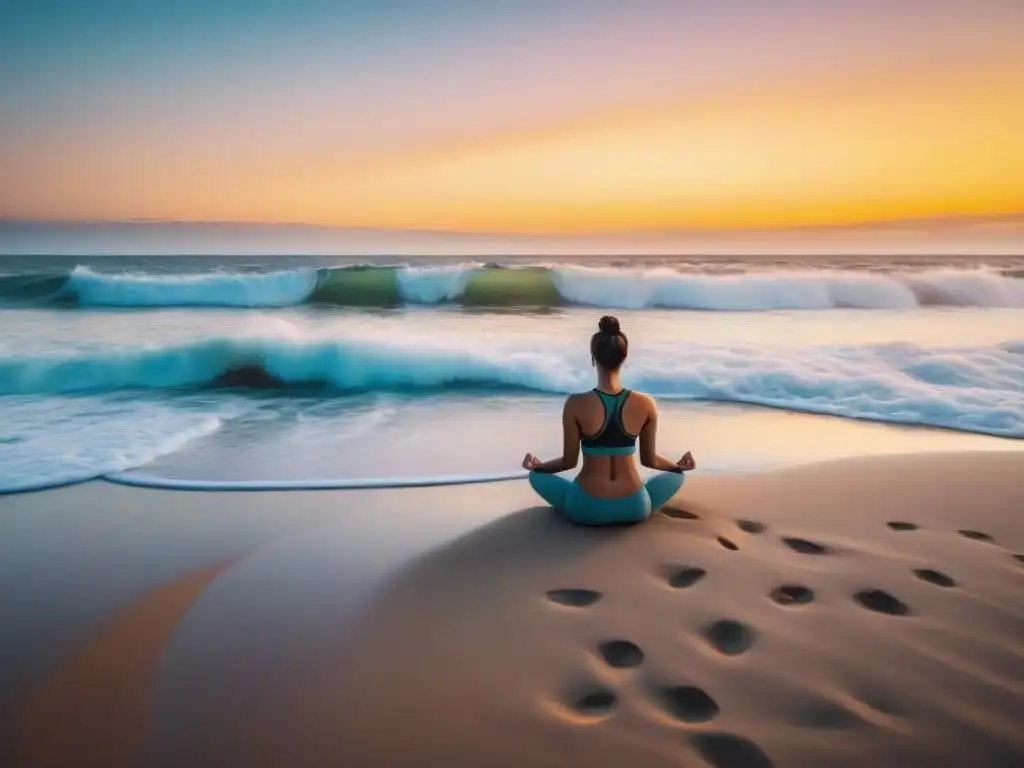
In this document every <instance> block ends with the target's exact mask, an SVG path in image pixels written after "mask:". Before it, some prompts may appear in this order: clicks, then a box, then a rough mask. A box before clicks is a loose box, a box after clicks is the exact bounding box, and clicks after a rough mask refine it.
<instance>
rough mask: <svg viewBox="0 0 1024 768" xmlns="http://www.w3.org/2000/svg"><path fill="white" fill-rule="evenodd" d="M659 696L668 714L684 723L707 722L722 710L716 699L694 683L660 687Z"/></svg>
mask: <svg viewBox="0 0 1024 768" xmlns="http://www.w3.org/2000/svg"><path fill="white" fill-rule="evenodd" d="M657 697H658V699H659V701H660V702H661V705H662V706H663V707H664V708H665V711H666V712H668V714H670V715H672V717H674V718H676V719H677V720H682V721H683V722H684V723H706V722H708V721H709V720H712V719H713V718H714V717H715V716H716V715H718V713H719V712H720V711H721V710H719V708H718V704H716V703H715V700H714V699H712V698H711V697H710V696H708V695H707V694H706V693H705V692H704V691H702V690H701V689H700V688H696V687H694V686H692V685H675V686H670V687H666V688H659V689H658V691H657Z"/></svg>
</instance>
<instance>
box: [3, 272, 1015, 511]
mask: <svg viewBox="0 0 1024 768" xmlns="http://www.w3.org/2000/svg"><path fill="white" fill-rule="evenodd" d="M534 262H535V263H534V264H532V265H529V264H523V263H519V262H510V263H508V264H506V265H504V267H503V268H499V267H498V266H496V265H490V266H484V265H479V264H457V263H445V262H444V260H436V259H435V260H432V261H430V262H420V263H414V264H406V265H398V266H396V267H391V266H386V265H384V266H382V265H376V266H372V267H369V268H360V269H355V270H353V269H352V266H351V265H347V266H346V265H342V266H341V267H337V268H335V267H331V265H330V263H329V262H327V263H324V262H323V261H322V260H321V261H315V260H305V261H302V260H299V261H291V260H284V259H277V260H263V261H259V260H253V259H248V260H245V261H244V262H242V261H239V260H237V259H234V260H232V259H218V258H215V257H209V258H207V259H205V260H199V259H194V258H193V259H182V260H175V259H173V258H164V259H162V260H161V259H154V258H149V259H136V260H132V259H124V258H120V259H113V258H108V259H101V258H94V259H91V260H87V259H63V260H61V259H52V258H51V259H29V258H27V257H22V258H20V259H19V258H10V257H0V318H2V321H0V353H2V357H0V488H2V489H5V490H10V491H13V490H24V489H29V488H34V487H45V486H47V485H51V484H56V483H61V482H69V481H78V480H83V479H87V478H90V477H95V476H97V475H100V474H103V473H107V472H114V471H118V470H124V469H131V468H140V470H139V471H144V472H146V473H148V474H155V475H158V476H159V475H165V476H169V477H187V478H206V479H233V480H238V479H243V480H244V479H260V480H266V479H268V478H269V479H275V478H280V479H303V478H313V477H317V478H323V477H346V478H351V477H367V478H369V477H396V476H398V477H409V476H422V475H430V474H467V473H476V472H481V473H483V472H501V471H505V470H507V469H510V468H512V469H514V468H515V467H516V466H517V465H518V462H519V460H520V458H521V456H522V455H523V454H524V453H525V452H526V451H528V450H529V451H533V452H535V453H541V454H542V455H554V453H555V452H556V451H557V450H559V447H560V442H559V441H560V435H559V432H558V421H557V419H558V413H559V408H560V404H561V398H562V396H564V395H565V394H566V393H569V392H573V391H578V390H581V389H586V388H589V387H590V386H592V376H593V371H592V368H591V366H590V360H589V355H588V352H587V342H588V339H589V336H590V334H591V333H592V332H593V330H594V329H596V323H597V319H598V317H599V316H600V315H601V314H603V313H605V312H614V313H615V314H616V315H617V316H618V317H619V318H620V320H621V322H622V326H623V328H624V330H625V331H626V332H627V333H628V334H629V337H630V340H631V345H632V346H631V354H630V358H629V361H628V363H627V366H626V368H625V369H624V377H625V379H626V382H627V385H628V386H632V387H635V388H639V389H643V390H646V391H649V392H652V393H653V394H655V396H656V397H658V399H659V401H660V402H661V407H662V409H663V411H664V412H665V414H666V417H667V418H666V419H665V420H664V421H665V424H666V426H665V427H664V428H663V433H662V448H663V452H664V453H667V454H675V453H680V454H681V453H682V452H683V451H685V450H693V451H694V453H695V454H696V455H697V457H698V461H699V462H700V467H701V470H702V471H715V472H726V471H741V470H749V469H757V468H763V467H768V466H775V465H778V464H787V463H798V462H801V461H807V460H811V459H817V458H824V457H829V456H842V455H851V454H856V453H866V452H900V451H906V450H946V449H950V450H952V449H973V448H1006V449H1018V448H1020V447H1021V441H1020V440H1019V438H1020V437H1022V436H1024V333H1022V329H1024V280H1022V279H1021V278H1020V277H1018V276H1017V275H1018V274H1019V269H1020V265H1019V264H1016V263H1014V262H1010V263H1001V264H999V265H995V266H993V265H982V264H975V263H970V264H966V263H961V262H956V263H945V262H939V263H924V264H921V263H915V264H888V263H886V262H885V261H884V260H883V261H879V260H874V261H872V262H871V263H861V262H858V263H856V264H842V265H841V266H842V267H843V268H842V269H835V268H832V267H831V266H829V265H828V264H827V263H825V261H823V262H822V263H817V264H815V263H810V264H809V263H806V262H800V263H792V264H786V263H772V264H767V265H766V264H764V263H761V262H758V263H756V264H754V263H745V262H740V261H737V262H729V263H725V262H722V261H715V262H708V263H700V262H698V261H695V260H693V259H690V260H687V261H685V262H683V261H680V262H679V263H676V264H673V263H672V262H671V260H668V261H666V260H659V261H658V262H657V263H650V264H643V265H633V266H629V267H627V266H624V265H615V264H613V263H610V262H603V263H597V262H587V263H586V264H579V263H576V264H561V265H559V264H543V263H541V262H537V261H536V260H534ZM936 427H938V428H942V429H941V431H940V430H936V429H934V428H936Z"/></svg>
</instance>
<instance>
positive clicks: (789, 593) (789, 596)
mask: <svg viewBox="0 0 1024 768" xmlns="http://www.w3.org/2000/svg"><path fill="white" fill-rule="evenodd" d="M771 598H772V600H774V601H775V602H776V603H778V604H779V605H807V604H808V603H810V602H813V601H814V590H813V589H811V588H810V587H804V586H801V585H800V584H783V585H782V586H781V587H776V588H775V589H773V590H772V592H771Z"/></svg>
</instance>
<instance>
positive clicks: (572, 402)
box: [565, 392, 591, 412]
mask: <svg viewBox="0 0 1024 768" xmlns="http://www.w3.org/2000/svg"><path fill="white" fill-rule="evenodd" d="M589 394H591V393H590V392H578V393H576V394H574V395H569V396H568V397H567V398H565V410H567V411H572V412H575V411H577V410H579V408H580V406H582V405H583V403H585V402H586V399H587V395H589Z"/></svg>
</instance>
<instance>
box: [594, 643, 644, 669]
mask: <svg viewBox="0 0 1024 768" xmlns="http://www.w3.org/2000/svg"><path fill="white" fill-rule="evenodd" d="M597 651H598V653H600V654H601V658H602V659H604V661H605V664H607V665H608V666H609V667H614V668H615V669H632V668H633V667H639V666H640V665H641V664H643V663H644V658H645V657H644V652H643V651H642V650H641V649H640V646H639V645H637V644H636V643H631V642H630V641H629V640H607V641H605V642H603V643H601V644H600V645H599V646H598V647H597Z"/></svg>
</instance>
